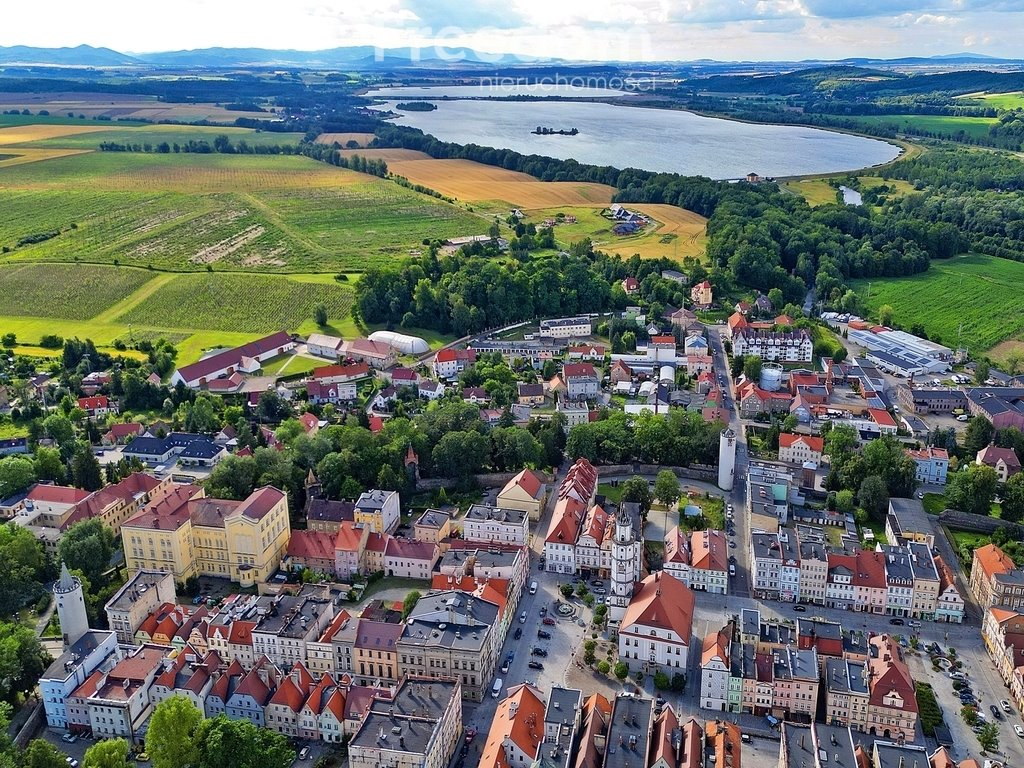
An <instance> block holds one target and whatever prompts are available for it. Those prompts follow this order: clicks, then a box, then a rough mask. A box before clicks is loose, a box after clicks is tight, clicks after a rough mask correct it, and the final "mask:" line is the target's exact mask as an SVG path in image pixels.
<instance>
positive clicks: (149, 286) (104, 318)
mask: <svg viewBox="0 0 1024 768" xmlns="http://www.w3.org/2000/svg"><path fill="white" fill-rule="evenodd" d="M175 277H177V275H175V274H162V275H157V276H156V277H154V278H153V279H152V280H150V281H148V282H146V283H144V284H143V285H142V287H141V288H139V289H138V290H137V291H135V293H133V294H130V295H129V296H126V297H125V298H123V299H121V301H119V302H117V304H114V305H113V306H111V307H108V308H107V309H106V310H104V311H103V312H100V313H99V314H98V315H96V317H94V318H93V319H92V320H90V321H89V322H91V323H113V322H115V321H116V320H117V318H118V317H120V316H121V315H123V314H124V313H125V312H128V311H129V310H131V309H134V308H135V307H137V306H138V305H139V304H141V303H142V302H144V301H145V300H146V299H148V298H149V297H150V296H152V295H153V294H154V293H156V291H157V290H158V289H160V288H162V287H163V286H164V285H166V284H167V283H169V282H171V280H173V279H174V278H175Z"/></svg>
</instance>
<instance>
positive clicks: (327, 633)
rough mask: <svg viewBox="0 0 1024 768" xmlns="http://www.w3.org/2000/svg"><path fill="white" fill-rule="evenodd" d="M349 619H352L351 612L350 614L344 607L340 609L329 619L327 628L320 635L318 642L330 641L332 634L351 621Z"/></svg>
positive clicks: (332, 637)
mask: <svg viewBox="0 0 1024 768" xmlns="http://www.w3.org/2000/svg"><path fill="white" fill-rule="evenodd" d="M351 619H352V614H350V613H349V612H348V611H346V610H345V609H342V610H340V611H339V612H338V615H337V616H335V617H334V618H333V619H331V623H330V624H328V625H327V629H325V630H324V633H323V634H322V635H321V636H320V640H319V642H321V643H329V642H331V640H333V639H334V636H335V635H336V634H338V632H339V631H341V629H342V628H343V627H344V626H345V625H346V624H347V623H348V622H349V621H351Z"/></svg>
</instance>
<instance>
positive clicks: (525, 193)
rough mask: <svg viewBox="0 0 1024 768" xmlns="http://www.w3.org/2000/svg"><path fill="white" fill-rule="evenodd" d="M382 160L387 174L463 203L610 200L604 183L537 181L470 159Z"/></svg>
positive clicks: (530, 205)
mask: <svg viewBox="0 0 1024 768" xmlns="http://www.w3.org/2000/svg"><path fill="white" fill-rule="evenodd" d="M385 160H386V161H387V164H388V170H389V171H390V172H391V173H394V174H397V175H399V176H404V177H405V178H407V179H408V180H409V181H411V182H412V183H413V184H422V185H423V186H425V187H429V188H430V189H433V190H436V191H437V192H440V193H441V194H442V195H447V196H448V197H454V198H455V199H456V200H462V201H464V202H467V203H474V202H479V201H482V200H504V201H505V202H507V203H508V204H509V206H510V207H515V208H521V209H523V210H533V209H537V208H550V207H552V206H557V205H595V206H603V205H608V204H609V203H610V202H611V201H612V192H614V190H613V189H612V188H611V187H609V186H607V185H605V184H590V183H587V182H575V181H538V180H537V179H535V178H534V177H533V176H530V175H528V174H525V173H518V172H516V171H507V170H505V169H504V168H498V167H497V166H493V165H484V164H483V163H476V162H473V161H472V160H435V159H434V158H427V159H420V158H417V159H408V160H402V159H397V158H396V159H390V160H389V159H387V158H385Z"/></svg>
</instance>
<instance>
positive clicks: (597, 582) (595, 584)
mask: <svg viewBox="0 0 1024 768" xmlns="http://www.w3.org/2000/svg"><path fill="white" fill-rule="evenodd" d="M590 586H592V587H603V586H604V582H603V581H601V580H600V579H594V580H593V581H592V582H590Z"/></svg>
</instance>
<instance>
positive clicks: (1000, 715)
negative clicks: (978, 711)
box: [988, 704, 1003, 720]
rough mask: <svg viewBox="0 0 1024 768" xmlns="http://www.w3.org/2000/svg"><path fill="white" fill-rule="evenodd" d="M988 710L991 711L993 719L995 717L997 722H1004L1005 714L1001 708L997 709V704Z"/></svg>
mask: <svg viewBox="0 0 1024 768" xmlns="http://www.w3.org/2000/svg"><path fill="white" fill-rule="evenodd" d="M988 709H989V712H991V713H992V717H994V718H995V719H996V720H1002V719H1003V713H1002V712H1000V711H999V707H997V706H996V705H995V704H993V705H992V706H990V707H989V708H988Z"/></svg>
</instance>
